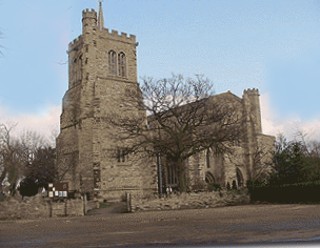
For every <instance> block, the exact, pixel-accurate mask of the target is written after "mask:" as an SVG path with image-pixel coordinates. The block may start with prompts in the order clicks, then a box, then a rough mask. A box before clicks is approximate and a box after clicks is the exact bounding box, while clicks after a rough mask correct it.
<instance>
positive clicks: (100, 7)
mask: <svg viewBox="0 0 320 248" xmlns="http://www.w3.org/2000/svg"><path fill="white" fill-rule="evenodd" d="M103 28H104V20H103V11H102V0H99V14H98V29H99V30H102V29H103Z"/></svg>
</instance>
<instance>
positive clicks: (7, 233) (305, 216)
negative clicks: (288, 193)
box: [0, 203, 320, 248]
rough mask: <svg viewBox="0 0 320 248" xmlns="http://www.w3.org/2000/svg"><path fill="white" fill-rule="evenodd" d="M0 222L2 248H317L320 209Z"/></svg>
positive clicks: (119, 211)
mask: <svg viewBox="0 0 320 248" xmlns="http://www.w3.org/2000/svg"><path fill="white" fill-rule="evenodd" d="M123 209H124V205H123V204H121V203H120V204H115V205H112V206H109V207H107V208H101V209H98V210H93V211H92V212H90V213H89V215H87V216H84V217H72V218H70V217H64V218H55V219H54V218H51V219H50V218H48V219H40V220H16V221H1V222H0V247H22V248H23V247H45V248H51V247H71V248H73V247H77V248H78V247H86V248H89V247H90V248H94V247H99V248H100V247H257V246H259V247H270V246H271V247H291V246H292V247H300V246H306V245H307V246H315V247H320V205H298V204H293V205H271V204H270V205H244V206H230V207H220V208H212V209H188V210H171V211H157V212H156V211H155V212H138V213H123Z"/></svg>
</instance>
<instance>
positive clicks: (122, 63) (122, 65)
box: [118, 52, 126, 77]
mask: <svg viewBox="0 0 320 248" xmlns="http://www.w3.org/2000/svg"><path fill="white" fill-rule="evenodd" d="M118 70H119V74H118V75H119V76H120V77H125V76H126V55H125V54H124V53H123V52H121V53H119V55H118Z"/></svg>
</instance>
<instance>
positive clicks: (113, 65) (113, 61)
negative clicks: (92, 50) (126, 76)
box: [108, 50, 117, 75]
mask: <svg viewBox="0 0 320 248" xmlns="http://www.w3.org/2000/svg"><path fill="white" fill-rule="evenodd" d="M108 59H109V73H110V74H111V75H117V54H116V52H115V51H113V50H111V51H109V54H108Z"/></svg>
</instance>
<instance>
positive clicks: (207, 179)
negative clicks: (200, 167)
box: [205, 171, 216, 184]
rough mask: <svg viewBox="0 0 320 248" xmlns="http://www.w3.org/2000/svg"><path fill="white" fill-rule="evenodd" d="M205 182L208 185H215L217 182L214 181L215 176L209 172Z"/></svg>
mask: <svg viewBox="0 0 320 248" xmlns="http://www.w3.org/2000/svg"><path fill="white" fill-rule="evenodd" d="M205 181H206V183H207V184H214V183H215V182H216V180H215V179H214V176H213V175H212V173H211V172H209V171H207V172H206V177H205Z"/></svg>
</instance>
